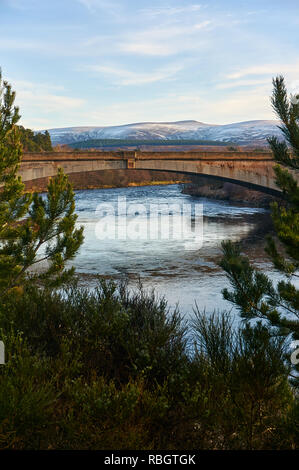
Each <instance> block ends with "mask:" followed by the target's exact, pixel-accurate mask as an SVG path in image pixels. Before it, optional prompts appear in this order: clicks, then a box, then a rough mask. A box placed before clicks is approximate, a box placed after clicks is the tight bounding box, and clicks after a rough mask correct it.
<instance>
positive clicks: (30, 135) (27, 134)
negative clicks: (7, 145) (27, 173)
mask: <svg viewBox="0 0 299 470" xmlns="http://www.w3.org/2000/svg"><path fill="white" fill-rule="evenodd" d="M18 129H19V133H20V141H21V144H22V148H23V151H24V152H53V147H52V142H51V137H50V134H49V132H48V131H45V132H33V131H32V130H31V129H25V128H24V127H23V126H18Z"/></svg>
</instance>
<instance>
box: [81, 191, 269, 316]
mask: <svg viewBox="0 0 299 470" xmlns="http://www.w3.org/2000/svg"><path fill="white" fill-rule="evenodd" d="M161 204H162V205H163V206H161ZM199 204H202V210H203V217H202V218H201V213H200V208H201V206H200V205H199ZM157 205H159V207H160V208H161V207H162V209H161V211H162V215H161V214H160V213H157V214H156V213H152V210H151V209H152V208H153V207H156V206H157ZM168 205H170V206H168ZM169 208H170V209H171V210H170V215H169V210H168V209H169ZM176 208H177V209H178V210H177V211H176ZM180 208H182V212H183V208H184V215H183V216H182V215H181V214H180ZM185 208H186V211H185ZM190 208H191V209H190ZM195 208H197V210H196V209H195ZM189 209H190V210H191V217H190V216H189V213H188V210H189ZM76 212H77V214H78V221H77V222H78V225H83V226H84V234H85V241H84V244H83V245H82V246H81V248H80V251H79V253H78V254H77V256H76V258H75V259H74V261H73V262H72V264H73V265H75V267H76V270H77V273H78V274H79V278H80V283H81V284H83V285H88V286H91V287H92V286H93V285H95V282H96V280H95V279H96V278H95V276H96V275H97V274H100V275H101V276H104V277H108V278H114V279H124V278H126V279H128V282H129V286H130V287H132V288H135V286H137V284H138V280H139V278H140V280H141V281H142V284H143V286H144V288H145V289H152V288H154V289H155V291H156V293H157V295H159V296H165V298H166V299H167V301H168V305H169V307H170V308H171V309H173V308H175V306H176V305H178V306H179V309H180V311H181V312H182V313H183V314H184V315H186V316H187V317H189V316H190V315H192V313H193V309H194V306H195V302H196V303H197V305H198V307H199V309H200V310H204V309H205V310H206V311H209V312H211V311H213V310H230V309H231V308H232V306H231V304H229V303H228V302H226V301H225V300H224V299H223V297H222V294H221V290H222V289H223V288H224V287H229V283H228V281H227V278H226V276H225V274H224V273H223V271H222V270H221V269H220V268H219V267H218V265H217V262H218V261H219V258H220V256H221V241H222V240H227V239H231V240H234V241H240V242H242V249H243V250H244V251H245V252H246V253H247V254H248V256H249V257H250V258H252V259H253V260H254V261H255V264H256V265H257V266H258V267H263V269H266V270H267V271H269V269H271V268H270V265H269V262H267V260H266V258H265V253H264V249H263V244H264V237H265V234H266V233H267V232H268V231H269V230H270V227H271V219H270V214H269V211H267V210H265V209H263V208H255V207H248V206H246V205H243V204H236V203H234V204H233V203H230V202H227V201H219V200H213V199H207V198H194V197H192V196H189V195H186V194H182V192H181V186H180V185H159V186H143V187H130V188H119V189H115V188H113V189H95V190H84V191H76ZM185 212H186V214H187V215H186V214H185ZM128 213H130V215H129V216H128ZM187 219H190V220H191V222H190V224H191V225H190V224H189V226H188V220H187ZM182 220H183V222H182ZM149 223H153V226H151V227H154V229H153V231H149V226H150V225H149ZM185 223H186V224H187V225H186V227H187V228H186V231H184V232H183V231H182V226H183V227H185V225H184V224H185ZM157 224H160V225H159V229H158V231H156V232H155V228H156V227H157ZM180 224H181V225H180ZM128 226H130V230H129V231H127V234H126V233H125V230H126V227H127V228H128ZM165 227H166V228H167V230H166V231H165V230H163V228H165ZM168 229H169V230H168ZM188 229H189V232H188ZM150 230H152V229H150ZM192 230H193V232H192ZM154 232H155V234H154V235H152V234H153V233H154ZM182 232H183V233H182ZM185 232H186V233H185ZM149 234H150V235H149ZM167 234H169V236H167ZM178 234H179V235H178ZM150 236H151V238H150ZM192 237H193V238H192Z"/></svg>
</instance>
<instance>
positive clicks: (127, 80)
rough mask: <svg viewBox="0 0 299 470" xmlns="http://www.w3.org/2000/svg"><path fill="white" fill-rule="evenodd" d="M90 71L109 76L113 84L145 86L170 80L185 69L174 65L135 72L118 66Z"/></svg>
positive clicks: (97, 67)
mask: <svg viewBox="0 0 299 470" xmlns="http://www.w3.org/2000/svg"><path fill="white" fill-rule="evenodd" d="M88 69H89V70H91V71H93V72H98V73H101V74H105V75H108V76H109V77H111V79H112V82H113V83H114V84H116V85H123V86H128V85H144V84H148V83H154V82H160V81H164V80H169V79H171V78H173V77H174V76H175V74H176V73H177V72H179V71H180V70H182V69H183V65H182V64H172V65H168V66H167V67H163V68H160V69H157V70H153V71H150V72H144V73H140V72H133V71H131V70H127V69H123V68H120V67H118V66H115V65H113V66H109V65H108V66H107V65H106V66H105V65H91V66H88Z"/></svg>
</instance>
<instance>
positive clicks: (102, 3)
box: [76, 0, 122, 16]
mask: <svg viewBox="0 0 299 470" xmlns="http://www.w3.org/2000/svg"><path fill="white" fill-rule="evenodd" d="M76 1H77V2H79V3H80V4H81V5H83V6H84V7H85V8H87V10H88V11H89V12H90V13H95V12H96V11H97V10H104V11H105V12H107V13H110V14H112V15H113V16H119V14H120V11H121V10H122V5H121V4H120V3H118V2H115V1H112V0H76Z"/></svg>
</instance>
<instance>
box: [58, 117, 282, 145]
mask: <svg viewBox="0 0 299 470" xmlns="http://www.w3.org/2000/svg"><path fill="white" fill-rule="evenodd" d="M278 124H279V122H278V121H263V120H257V121H245V122H237V123H233V124H225V125H213V124H205V123H203V122H198V121H177V122H141V123H136V124H126V125H121V126H110V127H66V128H59V129H49V133H50V135H51V139H52V142H53V144H54V145H55V144H71V143H74V142H80V141H85V140H89V139H136V140H160V139H161V140H169V141H175V140H184V139H186V140H187V139H188V140H214V141H221V142H235V143H238V144H240V145H242V144H243V145H246V144H251V143H265V142H266V139H267V137H269V136H271V135H276V136H278V137H279V136H281V131H280V130H279V129H278V127H277V125H278ZM171 143H172V142H170V144H171Z"/></svg>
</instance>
